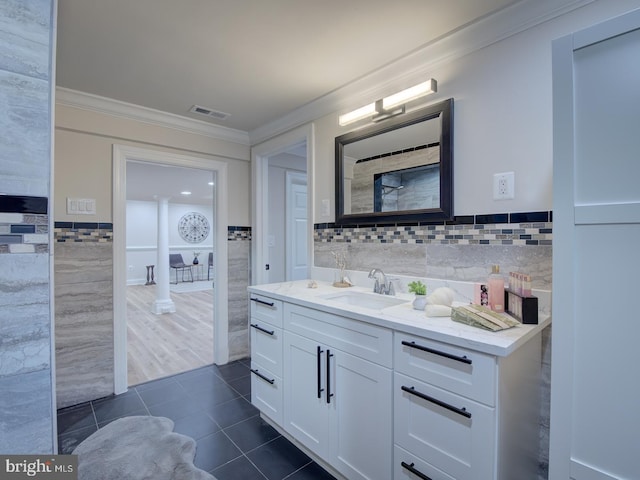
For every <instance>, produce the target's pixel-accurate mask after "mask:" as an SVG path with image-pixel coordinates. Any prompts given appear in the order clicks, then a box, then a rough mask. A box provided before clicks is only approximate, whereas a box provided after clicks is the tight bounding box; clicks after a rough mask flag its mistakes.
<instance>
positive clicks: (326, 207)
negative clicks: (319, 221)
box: [322, 198, 331, 217]
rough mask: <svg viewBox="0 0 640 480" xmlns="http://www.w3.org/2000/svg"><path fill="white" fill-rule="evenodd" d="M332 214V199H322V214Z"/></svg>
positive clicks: (325, 215)
mask: <svg viewBox="0 0 640 480" xmlns="http://www.w3.org/2000/svg"><path fill="white" fill-rule="evenodd" d="M329 215H331V200H329V199H328V198H324V199H323V200H322V216H323V217H328V216H329Z"/></svg>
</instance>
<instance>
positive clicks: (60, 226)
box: [53, 222, 113, 243]
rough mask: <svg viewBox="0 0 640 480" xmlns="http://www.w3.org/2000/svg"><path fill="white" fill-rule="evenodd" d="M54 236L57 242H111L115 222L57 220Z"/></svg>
mask: <svg viewBox="0 0 640 480" xmlns="http://www.w3.org/2000/svg"><path fill="white" fill-rule="evenodd" d="M53 237H54V240H55V242H56V243H66V242H69V243H72V242H73V243H111V242H113V224H112V223H99V222H55V224H54V227H53Z"/></svg>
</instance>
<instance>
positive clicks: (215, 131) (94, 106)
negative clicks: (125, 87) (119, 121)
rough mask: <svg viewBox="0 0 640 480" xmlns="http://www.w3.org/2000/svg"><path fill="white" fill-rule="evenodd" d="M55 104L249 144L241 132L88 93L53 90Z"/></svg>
mask: <svg viewBox="0 0 640 480" xmlns="http://www.w3.org/2000/svg"><path fill="white" fill-rule="evenodd" d="M55 101H56V104H58V105H62V106H67V107H73V108H79V109H82V110H88V111H92V112H98V113H103V114H106V115H111V116H114V117H119V118H126V119H128V120H134V121H137V122H142V123H147V124H150V125H155V126H159V127H165V128H171V129H173V130H180V131H182V132H186V133H191V134H195V135H203V136H206V137H210V138H215V139H217V140H224V141H228V142H233V143H239V144H241V145H250V144H249V135H248V133H247V132H245V131H242V130H236V129H233V128H228V127H222V126H220V125H213V124H211V123H207V122H203V121H200V120H194V119H191V118H187V117H182V116H180V115H175V114H173V113H168V112H163V111H160V110H154V109H152V108H147V107H142V106H140V105H134V104H131V103H126V102H121V101H119V100H114V99H112V98H106V97H101V96H98V95H92V94H90V93H84V92H80V91H78V90H71V89H69V88H63V87H56V99H55Z"/></svg>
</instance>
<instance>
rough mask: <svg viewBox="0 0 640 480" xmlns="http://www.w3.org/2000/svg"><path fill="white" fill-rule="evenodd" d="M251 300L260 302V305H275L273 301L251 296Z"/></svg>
mask: <svg viewBox="0 0 640 480" xmlns="http://www.w3.org/2000/svg"><path fill="white" fill-rule="evenodd" d="M251 301H252V302H256V303H260V304H262V305H266V306H267V307H273V306H274V305H275V303H273V302H265V301H264V300H260V299H259V298H253V297H251Z"/></svg>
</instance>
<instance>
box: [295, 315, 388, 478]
mask: <svg viewBox="0 0 640 480" xmlns="http://www.w3.org/2000/svg"><path fill="white" fill-rule="evenodd" d="M284 315H285V320H284V323H285V327H284V328H285V332H284V378H285V379H286V383H285V388H284V428H285V430H286V431H287V432H288V433H289V434H291V435H292V436H293V437H294V438H295V439H296V440H298V441H299V442H300V443H301V444H303V445H304V446H305V447H307V448H308V449H309V450H310V451H312V452H313V453H315V454H316V455H318V456H319V457H320V458H321V459H323V460H324V461H326V462H327V463H328V464H329V465H331V466H332V467H333V468H335V469H336V470H337V471H338V472H340V473H341V474H342V475H344V476H345V477H346V478H349V479H350V480H351V479H353V480H355V479H362V480H364V479H369V480H374V479H380V480H385V479H388V478H391V449H392V438H393V436H392V427H391V422H392V393H391V391H392V388H391V387H392V371H391V368H390V367H391V351H392V333H391V331H390V330H388V329H385V328H381V327H377V326H374V325H369V324H366V323H363V322H359V321H356V320H351V319H347V318H345V317H341V316H336V315H331V314H328V313H325V312H321V311H318V310H314V309H309V308H305V307H300V306H297V305H291V304H287V303H285V306H284Z"/></svg>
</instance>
